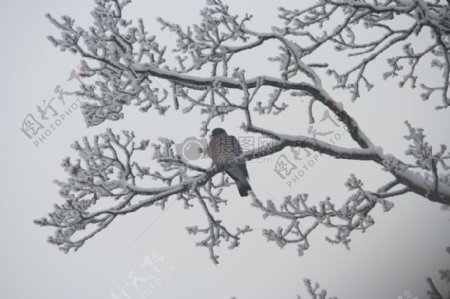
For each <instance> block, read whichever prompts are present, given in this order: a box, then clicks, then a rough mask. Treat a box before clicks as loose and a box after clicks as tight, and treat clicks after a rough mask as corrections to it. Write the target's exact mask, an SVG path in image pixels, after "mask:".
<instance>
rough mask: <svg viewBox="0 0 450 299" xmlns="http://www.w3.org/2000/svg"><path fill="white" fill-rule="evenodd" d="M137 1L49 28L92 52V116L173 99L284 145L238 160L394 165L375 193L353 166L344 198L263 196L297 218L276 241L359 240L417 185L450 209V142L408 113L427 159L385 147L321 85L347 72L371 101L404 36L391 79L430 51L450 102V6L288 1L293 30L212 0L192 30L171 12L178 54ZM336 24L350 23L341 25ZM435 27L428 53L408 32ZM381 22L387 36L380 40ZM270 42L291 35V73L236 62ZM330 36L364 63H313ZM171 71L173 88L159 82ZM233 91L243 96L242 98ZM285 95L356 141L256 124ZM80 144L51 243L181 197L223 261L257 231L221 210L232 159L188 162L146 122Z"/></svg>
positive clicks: (340, 82) (341, 84)
mask: <svg viewBox="0 0 450 299" xmlns="http://www.w3.org/2000/svg"><path fill="white" fill-rule="evenodd" d="M129 2H130V1H119V0H96V1H95V4H96V5H95V7H94V9H93V11H92V16H93V18H94V23H93V25H92V26H90V27H89V28H88V29H83V28H80V27H76V26H75V21H74V20H73V19H72V18H70V17H69V16H63V17H62V19H61V20H60V21H58V20H56V19H55V18H53V17H52V16H51V15H47V17H48V18H49V20H50V21H51V22H52V23H53V24H54V25H55V26H56V27H57V28H58V29H59V30H60V32H61V37H60V38H55V37H49V39H50V41H51V42H52V43H53V44H54V45H55V46H57V47H59V48H60V49H61V50H62V51H70V52H73V53H75V54H77V55H79V56H81V58H82V59H83V62H82V63H83V68H84V69H85V72H83V74H82V76H84V77H85V78H86V82H83V83H81V84H82V85H81V86H80V91H79V92H78V93H79V94H80V95H83V96H84V98H86V99H87V101H86V102H85V103H84V104H83V106H82V109H83V114H84V117H85V120H86V123H87V124H88V125H90V126H93V125H97V124H100V123H102V122H104V121H105V120H118V119H120V118H121V117H123V114H122V109H123V106H124V105H131V104H134V105H136V106H138V107H140V109H141V110H142V111H148V110H149V109H155V110H157V111H158V112H159V113H161V114H165V113H167V112H168V111H169V108H170V107H174V109H175V110H180V111H181V112H182V113H190V112H192V111H194V110H197V111H199V112H200V113H201V114H202V115H203V116H204V118H203V120H202V122H201V126H200V131H201V135H203V136H204V135H206V133H207V132H208V131H209V130H210V129H209V126H210V124H211V122H213V121H216V120H222V121H223V120H225V119H226V118H227V117H228V116H229V115H230V114H232V113H241V115H244V118H243V121H242V129H243V130H244V131H247V132H249V133H251V134H255V135H263V136H266V137H268V138H270V139H271V141H272V142H271V143H270V144H269V145H266V146H262V147H259V148H256V149H253V150H251V151H247V152H244V153H243V154H242V155H241V156H240V157H238V158H237V159H242V158H243V159H246V160H251V159H255V158H259V157H263V156H268V155H272V154H274V153H278V152H280V151H281V150H283V149H284V148H286V147H291V148H292V147H299V148H306V149H311V150H313V151H316V152H318V153H322V154H326V155H329V156H331V157H334V158H338V159H348V160H361V161H367V162H374V163H377V164H378V165H380V167H381V168H382V169H383V170H385V171H388V172H389V173H390V174H392V176H393V178H392V179H391V181H390V182H387V183H386V185H384V186H383V187H380V188H379V189H378V190H376V191H369V190H366V189H365V188H363V185H362V183H361V182H360V181H359V180H358V179H357V178H356V176H351V177H350V178H349V179H348V181H347V186H348V187H349V188H350V190H351V191H352V192H353V194H352V195H351V196H349V198H348V199H347V200H346V201H345V202H344V203H343V204H342V205H341V206H339V207H338V206H337V204H336V202H337V201H336V202H335V200H334V199H331V198H328V199H326V200H325V201H322V202H319V204H316V205H313V204H312V203H311V200H308V195H306V194H297V195H293V196H286V197H285V198H284V201H283V203H282V204H281V205H280V206H279V207H277V206H276V205H275V204H274V203H273V202H272V201H268V202H267V203H265V204H264V203H263V202H262V201H260V200H259V199H257V198H256V197H254V202H253V204H254V206H255V207H257V208H258V209H260V210H262V211H263V213H264V215H265V216H277V217H281V218H283V219H286V220H287V221H288V222H289V224H288V226H287V227H286V228H281V227H280V228H277V229H267V230H265V231H264V234H265V236H266V237H267V238H268V240H270V241H275V242H276V243H277V244H278V245H280V246H285V245H286V244H288V243H296V244H298V248H299V252H300V253H303V251H304V250H306V249H307V248H309V243H308V236H309V234H310V233H311V232H312V231H313V230H314V229H315V228H316V227H318V226H319V225H320V226H324V227H326V228H329V229H331V230H333V231H334V232H335V235H334V236H333V237H329V238H328V240H329V241H330V242H332V243H342V244H344V245H348V243H349V241H350V238H349V237H350V234H351V233H352V232H353V231H356V230H360V231H365V230H366V229H367V228H368V227H370V226H371V225H372V224H373V218H372V216H371V214H370V213H371V212H372V210H373V209H374V208H375V206H377V205H378V206H381V207H382V208H383V209H384V210H385V211H388V210H390V209H391V208H392V206H393V204H392V202H390V201H388V200H387V199H388V198H391V197H395V196H399V195H402V194H405V193H407V192H414V193H416V194H419V195H421V196H423V197H425V198H427V199H429V200H431V201H433V202H438V203H441V204H443V205H445V206H449V205H450V175H449V167H448V166H447V162H448V159H449V158H450V156H449V153H448V151H447V150H446V147H445V146H441V148H440V150H439V151H437V152H433V150H432V147H431V145H429V144H428V143H427V142H426V141H425V135H424V134H423V130H422V129H419V128H413V127H412V126H411V125H410V124H409V123H406V124H407V127H408V129H409V135H407V136H406V137H405V138H406V139H407V140H408V141H410V143H411V144H410V145H409V148H408V150H407V152H406V154H407V155H408V156H411V157H412V158H413V159H414V162H415V164H414V165H413V164H409V163H406V162H403V161H401V160H400V159H398V158H397V157H394V156H393V155H390V154H388V153H384V152H383V150H382V147H381V146H377V145H375V144H373V143H372V141H371V140H370V138H369V136H367V135H366V134H365V133H364V131H363V129H362V128H361V127H360V126H359V125H358V122H357V121H356V119H355V118H354V117H353V116H352V115H350V114H349V113H348V111H346V110H345V108H344V105H343V104H342V103H339V102H337V101H336V100H335V99H334V98H333V97H332V96H331V95H330V94H329V93H328V92H327V90H326V89H325V87H324V86H323V85H322V77H323V75H324V74H326V73H328V74H331V75H333V76H334V78H335V79H336V87H338V88H343V89H346V90H348V91H350V93H351V95H352V96H351V98H353V99H354V98H356V97H359V96H360V83H361V82H363V83H364V84H365V85H366V87H368V88H369V89H370V86H371V83H370V82H369V78H368V76H367V74H366V70H367V67H368V65H369V64H371V63H373V62H374V61H375V59H376V58H378V57H379V56H380V55H381V54H383V53H384V52H386V51H387V50H388V49H391V48H392V49H395V48H394V46H395V45H397V44H403V52H404V55H398V56H395V57H393V58H390V60H389V61H388V64H389V65H390V66H391V67H392V68H393V71H392V72H391V73H390V74H385V77H386V78H387V77H389V76H396V75H397V74H399V73H400V71H401V70H402V69H403V68H404V67H403V66H402V65H401V61H403V60H405V61H408V62H409V63H410V70H411V71H410V73H408V74H407V75H406V76H407V77H405V79H404V80H403V81H404V82H406V81H408V80H411V81H412V82H413V83H414V85H415V83H416V80H418V78H417V75H416V65H417V64H418V63H419V61H423V57H425V56H432V57H433V58H432V59H433V63H432V67H434V68H435V69H436V71H442V72H443V73H444V76H443V78H444V81H443V82H441V83H439V84H440V85H439V86H438V87H436V86H435V87H427V86H425V85H423V87H424V88H425V90H426V91H427V92H428V96H427V97H429V96H430V95H431V94H432V93H434V92H441V93H442V97H443V99H444V104H443V106H441V108H445V107H447V106H448V105H449V100H448V97H447V88H448V80H449V74H448V73H449V71H448V70H449V65H450V64H449V63H448V61H447V58H446V57H447V55H446V53H447V52H448V50H447V44H448V42H449V41H448V34H447V33H448V29H447V28H449V27H446V26H447V18H448V10H449V9H448V6H447V4H442V3H440V2H439V1H435V2H430V1H424V0H415V1H413V0H404V1H393V0H387V1H384V2H383V3H381V2H380V1H375V0H374V1H353V0H339V1H338V0H336V1H333V0H318V1H316V2H315V4H311V5H310V6H309V7H308V8H306V9H303V10H289V9H286V8H280V18H281V20H282V21H283V22H284V26H283V27H275V26H274V27H273V28H272V30H271V31H270V32H257V31H254V30H251V29H250V20H251V16H250V15H245V16H243V17H240V16H237V15H234V14H232V13H231V12H230V9H229V8H228V7H227V6H226V5H225V4H224V3H223V2H222V1H220V0H210V1H208V5H207V7H206V8H205V9H204V10H202V12H201V22H200V23H199V24H197V25H194V26H191V27H188V28H182V27H181V26H179V25H177V24H175V23H172V22H169V21H166V20H162V19H159V22H160V24H161V25H162V27H163V29H168V30H169V31H170V32H172V33H174V34H175V35H176V37H177V46H176V47H175V48H174V49H171V50H174V53H175V55H176V56H175V58H174V59H169V58H170V56H168V54H167V52H170V51H166V50H167V49H166V47H164V46H161V45H160V44H159V43H158V42H157V41H156V37H155V36H154V35H151V34H150V33H149V31H148V29H146V28H145V26H144V22H143V20H141V19H139V20H138V21H137V22H136V23H134V22H133V21H131V20H126V19H124V18H123V15H124V14H123V9H124V8H125V7H126V5H128V4H129ZM400 17H404V18H406V19H408V20H410V22H409V23H408V24H409V25H408V26H407V27H406V28H403V29H394V28H393V27H392V28H391V26H390V24H391V23H390V22H393V20H395V19H397V18H400ZM331 20H339V22H338V23H337V25H336V24H334V25H333V23H332V24H331V25H333V26H329V25H330V24H329V22H331ZM402 24H403V23H402ZM358 25H362V26H363V27H364V26H365V28H366V29H365V30H369V29H370V30H373V31H374V34H373V35H372V34H371V35H370V38H372V40H371V41H361V40H359V39H358V30H357V26H358ZM325 28H328V29H325ZM330 28H332V29H330ZM425 28H426V29H427V30H429V31H430V32H432V41H431V44H430V45H428V47H427V48H426V49H425V50H424V51H422V50H420V51H418V50H415V49H414V47H413V46H412V43H411V44H410V43H407V41H409V40H411V39H413V38H414V36H415V35H417V34H419V33H420V32H424V31H425V30H424V29H425ZM376 32H380V33H381V34H380V35H379V36H377V34H376ZM268 41H271V42H275V43H278V45H279V53H275V55H271V56H270V57H269V60H270V61H272V62H273V63H276V64H278V65H279V74H278V75H277V76H275V75H273V76H272V75H263V74H261V75H260V76H257V77H254V78H247V77H246V72H245V69H243V68H242V67H236V66H235V65H233V62H234V59H233V58H234V57H235V56H236V55H239V54H241V53H243V52H251V51H252V50H253V49H255V48H257V47H259V46H261V45H263V44H264V43H266V42H268ZM326 44H332V45H334V46H335V47H336V48H337V50H339V51H342V52H346V53H347V54H348V55H349V56H351V57H353V58H355V59H356V60H355V59H353V60H352V61H353V62H354V61H356V64H355V65H354V66H353V67H351V68H350V69H349V70H348V71H344V72H338V71H337V70H335V69H334V68H333V66H332V65H331V61H330V62H324V63H320V62H319V63H317V62H308V59H309V58H310V56H311V55H310V54H311V53H313V52H314V51H316V50H318V49H319V48H322V47H324V45H326ZM358 59H359V60H358ZM205 76H206V77H205ZM159 79H161V80H164V81H165V83H166V85H167V86H166V87H162V86H161V85H160V84H158V86H155V83H157V81H156V80H159ZM404 82H403V83H402V85H403V84H404ZM267 89H268V90H269V91H271V92H270V93H269V96H266V95H265V96H261V91H262V90H265V91H267ZM232 91H233V92H235V93H239V94H241V97H236V96H235V94H233V96H231V92H232ZM286 94H290V95H291V96H292V97H306V98H308V100H309V103H310V105H309V107H308V111H307V112H305V114H307V115H308V116H309V119H310V122H311V123H313V122H314V119H315V118H314V113H313V112H314V110H313V109H312V107H313V105H315V104H316V105H322V106H323V107H322V108H324V109H326V111H327V112H328V113H329V114H330V115H331V114H333V115H334V116H335V117H336V118H337V121H339V122H340V123H341V124H342V125H343V126H344V127H345V128H346V129H347V132H348V135H349V137H350V138H351V139H352V140H353V141H354V146H353V147H343V146H340V145H337V144H330V143H328V142H326V141H322V140H319V139H318V138H315V137H308V136H302V135H299V134H297V135H287V134H284V133H281V132H275V131H274V130H272V129H270V128H265V127H263V126H261V125H259V124H257V123H256V121H255V119H254V115H253V114H254V113H257V114H259V115H260V116H262V117H264V116H266V115H269V114H272V115H282V114H283V112H284V111H286V110H287V109H289V102H288V101H289V99H286V96H285V95H286ZM259 119H260V118H259ZM73 148H74V149H75V150H76V151H77V152H78V155H79V158H78V159H77V160H75V161H73V160H71V159H69V158H67V159H65V160H64V161H63V163H62V166H63V167H64V169H66V170H67V171H68V173H69V174H70V177H69V178H68V180H67V181H66V182H61V181H57V184H58V185H59V186H60V187H61V190H60V195H61V196H62V197H63V199H64V200H65V202H64V203H63V204H59V205H55V207H54V211H53V212H52V213H50V214H49V216H48V217H47V218H43V219H41V220H37V221H36V223H37V224H40V225H43V226H52V227H55V228H56V232H55V235H54V236H53V237H51V238H50V239H49V241H50V242H51V243H54V244H56V245H57V246H58V247H59V248H61V249H62V250H64V251H66V252H68V251H69V250H70V249H73V250H77V249H79V248H80V247H81V246H82V245H83V244H84V243H85V241H87V240H88V239H90V238H92V237H93V236H94V235H96V234H97V233H98V232H100V231H101V230H103V229H105V228H106V227H107V226H108V225H109V224H110V223H111V222H112V221H113V220H114V219H115V218H116V217H117V216H119V215H125V214H128V213H132V212H134V211H137V210H138V209H141V208H145V207H150V206H160V207H161V208H164V207H165V205H166V203H167V201H168V200H179V201H181V202H183V204H184V207H185V208H193V207H196V206H198V207H201V209H202V210H203V212H204V214H205V223H206V226H197V225H194V226H190V227H188V232H189V233H190V234H194V235H196V236H203V237H204V239H202V240H200V241H199V242H198V243H197V245H199V246H202V247H205V248H207V249H208V251H209V254H210V258H211V259H212V261H213V262H214V263H217V262H218V256H217V254H215V252H214V249H215V248H217V246H219V245H220V243H221V242H229V246H230V248H235V247H236V246H238V245H239V242H240V238H241V236H242V235H243V234H244V233H247V232H250V231H251V229H250V227H248V226H245V227H243V228H237V229H236V230H235V231H234V232H232V231H230V230H229V229H228V228H226V226H225V224H224V223H223V222H222V221H221V220H220V219H218V217H217V214H218V212H219V210H220V206H221V205H223V204H224V203H225V202H226V199H225V198H223V195H222V191H223V189H224V188H228V187H229V186H230V183H229V182H228V177H227V176H225V175H224V174H223V173H222V172H223V169H218V168H217V167H216V166H214V165H211V166H210V167H208V168H203V167H200V166H198V165H195V164H192V163H188V162H186V161H184V160H183V159H181V158H180V157H178V156H177V155H175V154H174V153H175V152H174V142H173V141H172V140H170V139H169V138H160V140H159V142H158V143H153V144H150V142H149V141H148V140H144V141H141V142H136V141H135V136H134V134H133V132H129V131H124V132H122V134H121V135H119V134H116V133H113V132H112V131H111V130H107V131H106V132H105V133H104V134H100V135H98V136H96V137H94V139H93V140H91V141H89V140H88V139H87V138H83V140H82V142H76V143H75V144H74V146H73ZM150 150H151V151H152V155H153V161H152V162H153V164H152V165H149V166H143V165H142V164H141V163H140V162H139V160H140V159H139V157H140V155H142V154H143V153H147V152H148V151H150ZM150 186H151V187H150ZM393 189H395V190H393ZM307 200H308V201H307ZM300 221H302V223H305V224H306V223H308V221H309V224H310V226H309V227H308V228H306V229H305V228H304V227H302V226H300Z"/></svg>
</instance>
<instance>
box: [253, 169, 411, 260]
mask: <svg viewBox="0 0 450 299" xmlns="http://www.w3.org/2000/svg"><path fill="white" fill-rule="evenodd" d="M398 184H399V183H398V182H397V181H394V182H391V183H389V184H387V185H386V186H383V187H381V188H380V189H379V190H378V191H377V192H370V191H368V190H365V189H363V183H362V182H361V180H359V179H357V178H356V177H355V176H354V175H351V176H350V178H349V179H348V180H347V182H346V186H347V187H348V188H349V190H350V191H354V193H353V194H352V195H351V196H349V198H348V199H347V200H346V201H345V202H344V204H343V205H342V206H340V207H336V204H335V203H333V201H332V200H331V198H329V197H328V198H326V200H324V201H320V202H319V203H318V204H317V205H311V204H310V203H309V201H308V198H309V196H308V194H298V195H296V196H294V197H292V196H290V195H288V196H286V197H285V198H284V200H283V202H282V203H281V204H280V205H279V207H277V206H276V204H275V203H274V202H273V200H268V201H267V203H266V204H264V203H263V202H261V201H260V200H259V199H257V198H256V197H253V206H255V207H257V208H259V209H261V210H262V211H263V212H264V214H263V216H264V218H266V217H269V216H270V217H280V218H282V219H285V220H287V221H288V225H287V226H286V227H285V228H282V227H278V228H277V229H276V230H275V229H265V230H264V232H263V233H264V235H265V236H266V238H267V240H268V241H273V242H275V243H276V244H277V245H278V246H280V247H281V248H283V247H284V246H286V245H288V244H297V250H298V253H299V255H301V256H302V255H303V254H304V252H305V251H306V250H307V249H309V247H310V244H309V241H308V237H309V235H310V234H311V233H312V232H313V231H314V230H315V229H316V228H317V227H319V226H324V227H327V228H329V229H332V230H335V235H334V236H333V237H326V240H327V241H328V242H330V243H332V244H343V245H345V246H346V247H347V249H348V248H349V243H350V241H351V240H350V234H351V233H352V232H354V231H358V230H359V231H362V232H365V231H366V230H367V228H369V227H370V226H372V225H373V224H374V223H375V222H374V220H373V218H372V216H371V215H370V212H371V211H372V210H373V209H374V208H375V207H376V206H377V205H379V206H381V207H382V208H383V211H384V212H388V211H390V210H391V209H392V208H393V207H394V204H393V203H392V202H391V201H388V200H387V198H389V197H395V196H398V195H402V194H405V193H407V192H408V189H406V188H400V189H398V190H395V191H391V189H392V188H394V187H396V186H397V185H398ZM305 226H306V227H305Z"/></svg>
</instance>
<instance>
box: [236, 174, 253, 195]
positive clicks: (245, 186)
mask: <svg viewBox="0 0 450 299" xmlns="http://www.w3.org/2000/svg"><path fill="white" fill-rule="evenodd" d="M236 186H237V188H238V190H239V195H241V196H243V197H245V196H248V191H251V190H252V187H251V186H250V183H249V182H248V178H245V180H241V181H237V182H236Z"/></svg>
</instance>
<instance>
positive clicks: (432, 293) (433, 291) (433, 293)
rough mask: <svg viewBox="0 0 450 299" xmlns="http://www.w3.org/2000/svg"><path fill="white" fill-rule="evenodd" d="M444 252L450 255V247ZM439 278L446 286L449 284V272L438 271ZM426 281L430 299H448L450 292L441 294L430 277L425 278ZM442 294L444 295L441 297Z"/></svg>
mask: <svg viewBox="0 0 450 299" xmlns="http://www.w3.org/2000/svg"><path fill="white" fill-rule="evenodd" d="M446 251H447V253H448V254H450V247H447V248H446ZM439 274H440V276H441V277H440V278H441V280H443V281H444V282H445V283H446V284H450V270H449V269H446V270H439ZM426 281H427V283H428V286H429V290H428V291H427V295H428V297H429V298H430V299H444V298H450V292H449V293H448V294H447V295H445V294H444V293H443V292H441V291H440V290H439V289H438V288H437V287H436V285H435V284H434V282H433V280H432V279H431V278H430V277H427V278H426ZM443 294H444V295H443Z"/></svg>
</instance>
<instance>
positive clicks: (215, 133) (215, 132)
mask: <svg viewBox="0 0 450 299" xmlns="http://www.w3.org/2000/svg"><path fill="white" fill-rule="evenodd" d="M222 134H225V135H226V134H227V132H225V130H224V129H222V128H215V129H214V130H212V132H211V137H215V136H219V135H222Z"/></svg>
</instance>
